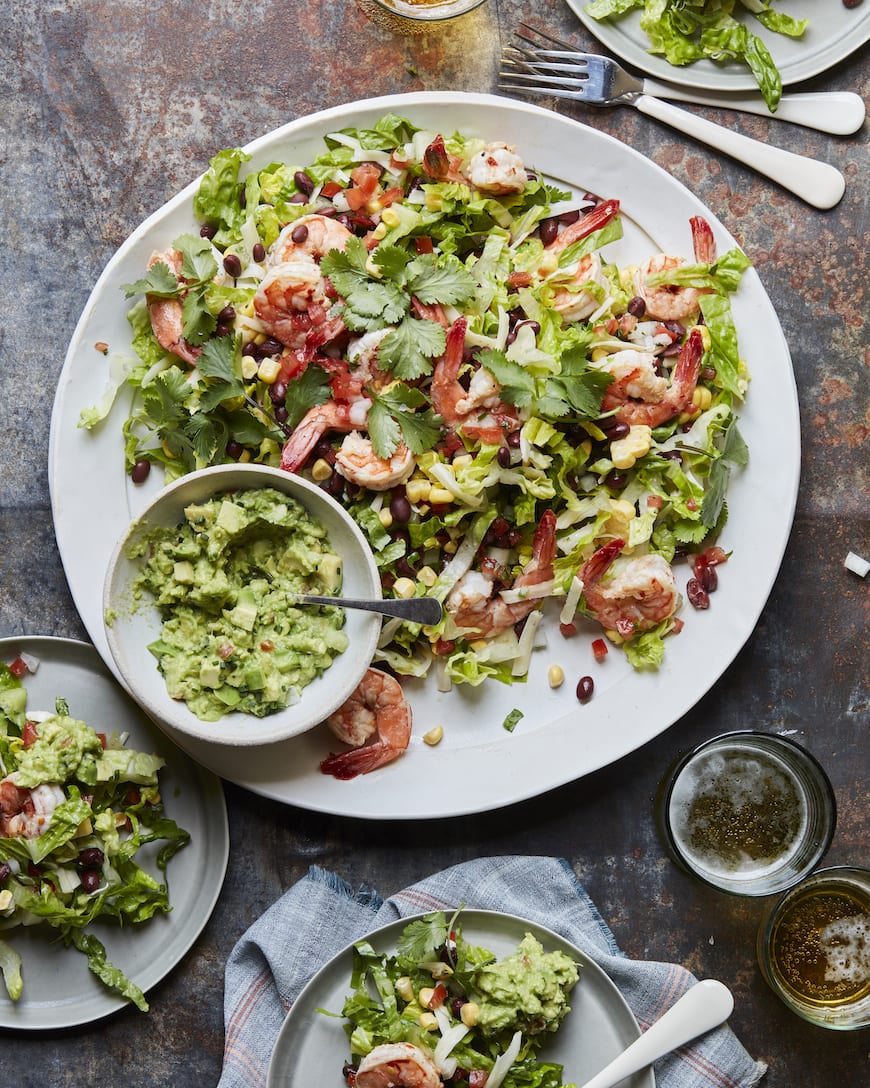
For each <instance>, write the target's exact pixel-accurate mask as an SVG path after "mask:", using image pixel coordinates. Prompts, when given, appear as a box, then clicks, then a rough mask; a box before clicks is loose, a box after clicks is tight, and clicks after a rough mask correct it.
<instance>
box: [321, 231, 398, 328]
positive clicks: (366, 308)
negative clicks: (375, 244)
mask: <svg viewBox="0 0 870 1088" xmlns="http://www.w3.org/2000/svg"><path fill="white" fill-rule="evenodd" d="M367 256H368V255H367V253H366V248H365V246H364V245H363V243H362V240H361V239H359V238H350V239H349V240H348V243H347V249H346V250H344V251H343V252H340V251H338V250H332V251H330V252H329V253H327V255H326V256H325V257H324V258H323V260H322V261H321V262H320V270H321V272H323V274H324V275H325V276H328V277H329V280H330V282H331V283H332V286H333V287H334V288H335V290H336V291H337V292H338V294H339V295H340V296H341V298H342V299H343V300H344V303H345V307H346V309H349V310H350V311H352V315H353V316H351V320H350V321H347V320H346V324H348V325H349V326H350V327H351V328H354V329H357V328H359V327H360V326H362V327H363V328H370V327H372V326H371V321H372V319H374V318H379V319H380V322H381V324H383V325H392V324H393V323H394V322H396V321H399V320H401V318H402V317H403V316H404V315H405V314H406V313H407V311H408V307H409V305H410V299H409V298H408V296H407V295H406V294H405V292H404V291H403V290H402V288H401V287H400V286H399V285H398V284H396V283H394V282H393V281H392V280H388V279H386V280H379V279H375V277H374V276H371V275H370V274H369V272H368V270H367V268H366V260H367ZM354 316H355V317H357V318H358V319H362V320H361V321H359V320H358V321H357V322H354V320H353V317H354ZM374 327H377V326H374Z"/></svg>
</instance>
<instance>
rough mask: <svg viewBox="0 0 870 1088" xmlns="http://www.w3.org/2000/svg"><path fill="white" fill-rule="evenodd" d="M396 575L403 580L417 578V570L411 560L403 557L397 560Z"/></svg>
mask: <svg viewBox="0 0 870 1088" xmlns="http://www.w3.org/2000/svg"><path fill="white" fill-rule="evenodd" d="M396 574H398V575H399V576H400V577H401V578H415V577H416V575H417V569H416V567H414V565H413V564H412V563H411V560H410V559H409V558H408V557H407V556H406V555H403V556H402V557H401V558H400V559H397V560H396Z"/></svg>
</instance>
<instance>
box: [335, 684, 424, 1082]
mask: <svg viewBox="0 0 870 1088" xmlns="http://www.w3.org/2000/svg"><path fill="white" fill-rule="evenodd" d="M326 724H327V725H328V726H329V728H330V729H331V730H332V732H333V733H334V734H335V735H336V736H337V737H338V738H339V739H340V740H343V741H344V742H345V743H346V744H351V745H353V748H352V749H351V750H350V751H349V752H342V753H340V754H339V755H334V754H332V753H330V754H329V756H327V758H326V759H324V760H323V761H322V762H321V764H320V769H321V771H322V772H323V773H324V774H331V775H334V776H335V777H336V778H342V779H347V778H355V777H356V776H357V775H358V774H368V772H369V771H373V770H374V769H375V768H376V767H383V766H384V765H385V764H387V763H392V761H393V760H394V759H398V758H399V756H400V755H402V753H403V752H404V751H405V750H406V748H407V747H408V744H409V742H410V740H411V705H410V703H409V702H408V700H407V699H406V698H405V696H404V693H403V692H402V685H401V684H400V683H399V681H398V680H396V679H395V678H394V677H392V676H390V674H389V673H386V672H383V671H382V670H381V669H368V671H367V672H366V674H365V676H364V677H363V678H362V681H361V682H360V684H359V686H358V687H357V689H356V691H354V693H353V695H351V697H350V698H349V699H348V700H347V702H346V703H345V704H344V705H343V706H341V707H339V709H338V710H336V712H335V713H334V714H332V715H331V716H330V717H329V718H327V719H326ZM373 736H377V740H375V741H371V738H372V737H373ZM367 741H370V743H368V744H367V743H366V742H367ZM357 1083H359V1082H358V1081H357ZM371 1083H372V1084H377V1083H378V1082H377V1081H375V1080H373V1081H372V1082H371Z"/></svg>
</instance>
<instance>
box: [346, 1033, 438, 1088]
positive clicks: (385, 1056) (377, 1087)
mask: <svg viewBox="0 0 870 1088" xmlns="http://www.w3.org/2000/svg"><path fill="white" fill-rule="evenodd" d="M354 1083H355V1085H356V1088H443V1085H444V1081H443V1080H442V1079H441V1076H440V1074H439V1072H438V1066H437V1065H436V1064H435V1063H434V1062H433V1061H432V1059H431V1058H430V1057H429V1055H428V1054H427V1053H426V1052H425V1050H421V1049H420V1047H418V1046H414V1044H413V1043H381V1044H380V1046H376V1047H373V1048H372V1049H371V1050H370V1051H369V1052H368V1054H366V1056H365V1057H364V1058H363V1059H362V1061H361V1062H360V1063H359V1068H358V1069H357V1071H356V1079H355V1081H354Z"/></svg>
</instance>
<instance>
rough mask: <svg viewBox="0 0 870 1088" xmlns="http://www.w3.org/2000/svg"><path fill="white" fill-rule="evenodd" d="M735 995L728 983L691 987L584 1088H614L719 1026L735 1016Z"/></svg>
mask: <svg viewBox="0 0 870 1088" xmlns="http://www.w3.org/2000/svg"><path fill="white" fill-rule="evenodd" d="M733 1008H734V998H733V996H732V995H731V991H730V990H729V989H728V987H727V986H723V984H722V983H721V982H717V981H716V980H715V979H712V978H708V979H704V981H703V982H699V983H697V985H695V986H693V987H692V988H691V990H688V991H687V992H686V993H684V994H683V996H682V997H681V998H680V1000H679V1001H677V1002H675V1004H673V1005H672V1006H671V1007H670V1008H669V1009H668V1011H667V1012H666V1013H665V1014H664V1016H662V1017H660V1018H659V1019H658V1020H656V1022H655V1023H654V1024H653V1025H652V1027H650V1028H649V1029H648V1030H647V1031H645V1032H644V1033H643V1035H641V1036H640V1038H639V1039H635V1041H634V1042H633V1043H632V1044H631V1046H629V1047H627V1048H626V1049H625V1050H623V1052H622V1053H621V1054H620V1055H619V1056H618V1057H616V1058H614V1059H613V1061H612V1062H611V1063H610V1064H609V1065H606V1066H605V1067H604V1068H603V1069H602V1070H601V1072H600V1073H597V1074H596V1075H595V1076H594V1077H593V1078H592V1080H589V1081H587V1082H586V1083H585V1084H584V1085H583V1088H613V1085H615V1084H619V1082H620V1081H623V1080H625V1078H626V1077H630V1076H631V1074H632V1073H636V1072H637V1071H638V1070H639V1069H645V1068H646V1066H648V1065H652V1063H653V1062H654V1061H657V1060H658V1059H659V1058H661V1057H662V1055H664V1054H668V1053H669V1052H670V1051H672V1050H676V1049H677V1047H679V1046H682V1045H683V1044H684V1043H688V1042H689V1041H690V1040H691V1039H696V1038H697V1037H698V1036H699V1035H703V1034H704V1032H705V1031H710V1030H711V1029H712V1028H717V1027H719V1025H720V1024H723V1023H724V1022H725V1021H726V1020H727V1019H728V1017H729V1016H730V1015H731V1010H732V1009H733Z"/></svg>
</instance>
